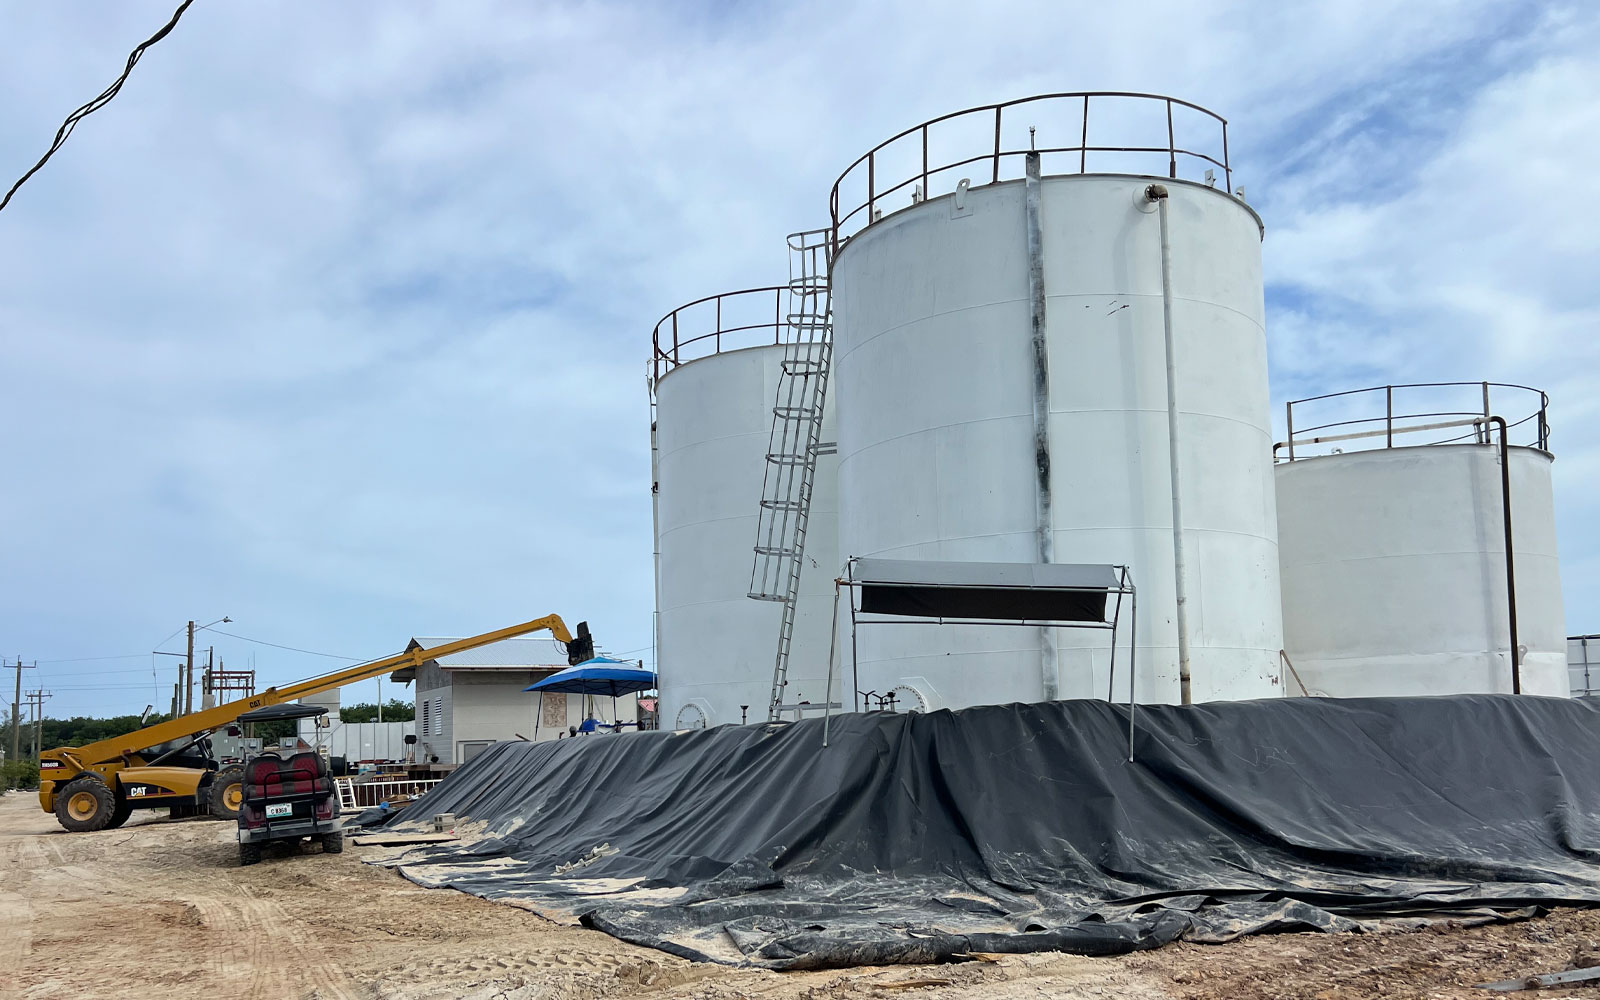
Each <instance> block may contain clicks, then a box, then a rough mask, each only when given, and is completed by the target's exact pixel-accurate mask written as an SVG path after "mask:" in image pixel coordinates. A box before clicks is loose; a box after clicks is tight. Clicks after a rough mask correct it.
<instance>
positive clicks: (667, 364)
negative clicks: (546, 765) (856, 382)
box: [653, 288, 838, 729]
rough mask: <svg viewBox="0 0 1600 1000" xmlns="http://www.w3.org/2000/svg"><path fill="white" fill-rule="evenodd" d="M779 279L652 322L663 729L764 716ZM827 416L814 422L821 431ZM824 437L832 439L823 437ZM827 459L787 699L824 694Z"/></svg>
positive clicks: (820, 473) (833, 519)
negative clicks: (764, 540)
mask: <svg viewBox="0 0 1600 1000" xmlns="http://www.w3.org/2000/svg"><path fill="white" fill-rule="evenodd" d="M786 294H787V289H781V288H765V289H750V290H747V291H743V292H734V293H728V294H725V295H720V296H713V297H711V298H709V299H703V300H699V301H698V302H694V303H690V304H689V305H686V306H683V307H681V308H680V309H678V310H674V312H672V313H669V314H668V316H667V317H666V318H665V319H663V320H662V322H661V324H660V325H658V326H657V328H656V342H655V350H656V357H655V367H654V370H655V378H654V381H653V388H654V399H655V446H656V447H655V455H654V461H655V470H656V497H655V502H656V552H657V560H658V565H657V593H656V608H657V647H656V662H657V669H658V671H659V674H660V684H661V690H660V694H661V702H660V712H661V715H660V718H661V725H662V728H664V729H675V728H676V729H685V728H698V727H700V726H717V725H723V724H725V723H739V722H741V721H744V720H745V719H748V721H750V722H761V721H765V720H766V718H767V707H768V702H769V700H770V694H771V689H772V673H773V665H774V660H775V657H776V654H777V648H778V628H779V623H780V618H781V613H782V605H781V604H778V603H774V602H771V601H758V600H753V599H751V598H750V597H749V590H750V584H751V568H752V560H753V559H754V555H755V553H754V546H755V544H756V540H757V539H756V535H757V530H756V529H757V523H758V519H759V514H760V503H761V496H762V481H763V473H764V470H765V467H766V456H767V449H768V441H769V437H770V434H771V431H772V420H773V413H772V408H773V403H774V398H775V395H776V393H777V390H778V381H779V378H780V375H781V371H782V361H783V358H784V352H785V347H784V346H782V345H783V344H784V343H785V341H786V338H787V336H788V333H787V330H786V328H785V327H784V326H783V309H784V306H783V303H784V296H785V295H786ZM831 433H832V421H831V419H830V420H827V421H825V423H824V435H825V436H827V435H831ZM830 440H831V438H830ZM835 462H836V458H835V457H834V456H832V455H831V454H830V455H825V456H823V457H822V458H821V459H819V461H818V466H817V480H816V486H815V489H814V491H813V494H812V504H811V517H810V524H809V532H808V537H807V541H806V549H807V552H808V559H807V565H806V571H805V572H803V573H802V576H801V598H800V601H799V602H798V603H797V619H796V626H795V635H794V644H793V647H792V652H791V655H790V681H789V688H788V690H787V692H786V694H785V701H787V702H791V703H792V702H799V701H808V700H809V701H815V702H817V703H818V704H820V703H821V702H822V700H823V693H824V684H825V682H826V677H827V674H826V658H827V650H828V642H829V638H830V636H829V621H830V620H829V613H830V609H831V607H832V601H833V585H832V580H833V575H834V572H835V568H834V566H833V563H834V562H835V559H836V552H837V548H836V544H837V543H836V537H837V520H838V515H837V499H836V498H837V475H836V466H835Z"/></svg>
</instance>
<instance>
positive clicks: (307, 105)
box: [0, 0, 1600, 715]
mask: <svg viewBox="0 0 1600 1000" xmlns="http://www.w3.org/2000/svg"><path fill="white" fill-rule="evenodd" d="M174 5H175V4H174V3H172V2H170V0H169V2H163V3H157V2H153V0H115V2H113V0H96V2H85V3H79V4H72V5H66V4H21V3H7V4H4V5H3V6H0V24H3V30H0V93H3V94H4V95H5V100H4V101H3V102H0V175H3V176H0V181H3V182H4V184H5V185H9V183H10V181H11V179H13V178H14V177H15V176H18V175H20V174H21V173H22V172H23V171H24V170H25V169H26V168H27V167H28V166H31V165H32V163H33V162H34V161H35V160H36V159H37V158H38V156H39V155H40V154H41V153H42V152H43V150H44V148H45V147H46V146H47V145H48V143H49V140H50V137H51V136H52V135H53V134H54V132H55V129H56V128H57V126H58V125H59V124H60V122H61V120H62V118H63V117H64V116H65V114H66V113H67V112H68V111H70V110H71V109H72V108H74V107H77V106H78V105H79V104H81V103H83V102H84V101H86V100H88V99H89V98H90V97H92V96H93V95H94V94H96V93H98V92H99V91H100V90H101V89H102V88H103V87H105V85H106V84H108V83H109V82H110V81H111V80H112V79H113V78H114V77H115V76H116V74H117V73H118V72H119V71H120V69H121V66H122V63H123V61H124V60H125V59H126V56H127V53H128V51H129V50H130V49H131V48H132V47H133V46H134V45H135V44H136V43H137V42H138V41H140V40H142V39H144V38H145V37H147V36H148V35H149V34H151V33H152V32H153V31H154V29H155V28H156V27H158V26H159V25H160V24H161V23H163V22H164V21H165V20H166V19H167V17H168V16H169V15H170V13H171V8H172V6H174ZM1141 8H1142V9H1141ZM1597 51H1600V7H1596V6H1594V5H1592V4H1586V3H1572V4H1561V3H1548V4H1524V3H1512V2H1505V0H1496V2H1484V3H1473V2H1459V3H1433V2H1412V3H1407V4H1393V3H1389V2H1365V0H1347V2H1341V3H1328V4H1295V3H1282V2H1278V0H1269V2H1261V3H1220V2H1219V3H1208V4H1197V3H1193V2H1189V0H1185V2H1181V3H1154V4H1142V5H1141V4H1134V3H1125V4H1095V5H1075V4H1062V3H1008V2H992V3H988V4H979V5H974V4H950V3H943V2H940V0H917V2H915V3H876V4H867V3H863V4H856V5H847V4H843V3H839V4H827V3H815V4H790V5H782V4H775V3H739V2H729V0H723V2H714V3H712V2H708V3H701V4H695V3H688V2H684V3H675V4H647V3H638V4H623V3H589V4H582V5H577V4H570V5H569V4H559V3H545V4H530V3H515V2H493V0H451V2H448V3H445V2H436V3H422V2H394V3H385V4H365V3H353V2H347V3H342V4H334V3H320V4H311V3H278V4H235V3H227V2H221V0H199V2H198V3H196V4H195V5H194V6H193V7H192V8H191V9H190V11H189V12H188V14H187V15H185V17H184V19H183V21H182V23H181V24H180V25H179V26H178V28H177V29H176V30H175V31H174V32H173V34H172V35H171V36H170V37H169V38H167V39H166V40H165V41H163V42H162V43H160V44H159V45H157V46H155V47H154V48H153V49H151V50H150V52H149V53H148V54H147V55H146V57H145V59H144V60H143V61H142V62H141V63H140V64H139V66H138V67H137V69H136V70H135V71H134V74H133V76H132V79H131V81H130V83H129V84H128V85H127V86H126V88H125V89H124V90H123V92H122V94H121V96H119V97H118V98H117V99H116V100H115V101H113V102H112V103H111V105H110V106H109V107H108V108H106V109H105V110H104V111H102V112H99V113H98V114H96V115H94V116H91V117H90V118H89V119H88V120H87V121H86V122H85V123H84V124H83V125H82V126H80V127H79V129H78V131H77V132H76V134H74V135H73V137H72V138H71V140H70V141H69V142H68V143H67V145H66V147H65V148H64V149H63V150H62V151H61V152H60V153H58V154H57V155H56V157H55V158H54V159H53V160H52V161H51V163H50V164H49V165H48V166H47V167H46V168H45V169H44V170H43V171H42V172H41V173H40V174H39V175H38V176H37V177H35V178H34V179H33V180H32V181H31V182H29V184H28V185H27V186H25V187H24V188H23V189H22V191H21V192H20V193H19V195H18V197H17V198H16V200H15V201H14V202H13V203H12V205H11V207H9V208H8V209H7V210H6V211H5V212H3V213H0V471H3V473H4V483H3V486H0V525H3V530H0V654H3V655H4V656H5V657H6V658H7V660H8V661H9V660H11V659H14V658H15V657H16V656H17V655H19V654H20V655H21V656H22V657H23V658H24V659H25V660H27V661H30V662H31V661H33V660H35V659H37V660H38V661H39V664H40V669H39V671H38V672H37V674H36V675H35V674H33V673H31V672H30V674H29V676H28V678H27V681H26V683H27V685H28V686H29V687H34V686H41V685H42V686H43V687H44V688H46V689H49V690H52V691H53V692H54V693H55V696H54V699H53V700H52V701H51V702H50V703H49V706H48V709H49V712H50V714H52V715H67V714H74V713H86V712H106V713H110V712H121V711H138V710H139V709H141V708H142V707H143V706H144V705H145V704H146V703H150V702H154V703H155V704H157V706H158V707H164V706H165V704H166V701H167V698H168V697H169V694H168V693H167V692H170V684H171V680H172V675H173V671H172V666H173V664H174V663H175V662H176V661H174V660H172V659H171V658H166V657H162V658H159V660H155V661H153V659H152V657H151V656H150V651H151V650H153V649H157V648H160V649H165V650H178V649H181V648H182V647H181V636H179V637H176V638H174V637H171V635H170V634H171V633H173V632H174V631H175V630H177V629H179V628H181V627H182V626H183V624H184V622H185V620H187V619H189V618H195V619H197V620H199V621H201V622H208V621H211V620H213V619H217V618H221V617H222V616H223V615H228V616H231V617H232V618H233V619H234V620H235V621H234V623H233V624H232V625H227V626H220V627H222V628H225V629H227V630H228V631H229V632H232V633H234V634H235V635H237V636H248V637H250V638H251V639H255V640H263V641H265V642H270V643H276V644H278V645H280V646H292V647H297V648H299V649H302V650H313V651H317V652H321V653H329V654H335V655H336V656H347V657H360V658H365V657H370V656H375V655H379V654H383V653H386V652H390V651H393V650H395V649H397V648H399V647H400V646H401V645H403V643H404V641H405V639H406V638H407V637H408V636H411V635H418V634H422V635H427V634H432V635H439V634H447V635H449V634H456V635H459V634H468V633H471V632H475V631H480V630H485V629H489V628H495V627H498V626H501V625H504V624H507V623H510V622H513V621H519V620H522V619H524V618H528V617H533V616H536V615H539V614H544V613H547V612H551V611H555V612H559V613H561V614H562V615H564V616H566V617H567V619H568V621H569V622H571V621H574V620H576V619H579V618H586V619H588V620H589V621H590V622H591V623H592V624H593V627H594V630H595V633H596V635H597V636H598V637H599V638H600V641H601V643H602V645H604V646H605V647H607V648H609V649H610V650H611V651H613V652H615V653H618V654H625V655H627V656H629V657H634V656H639V657H645V658H648V657H649V656H650V650H649V646H650V632H651V629H650V610H651V607H652V591H651V568H650V552H651V539H650V505H649V495H650V493H649V491H650V472H649V449H648V433H647V422H648V408H647V397H646V392H645V380H644V373H645V363H646V360H647V358H648V356H649V335H650V329H651V327H652V326H653V324H654V323H655V321H656V319H657V318H659V317H660V316H661V315H662V314H663V313H664V312H666V311H667V310H668V309H670V308H672V307H673V306H675V305H677V304H679V303H681V302H684V301H687V300H689V299H692V298H697V297H699V296H701V295H705V294H709V293H711V292H716V291H723V290H728V289H732V288H741V287H746V286H751V285H764V284H770V283H773V282H774V281H776V280H780V278H781V275H783V274H784V273H785V269H786V266H787V265H786V260H785V257H784V252H783V242H782V239H783V236H784V234H785V233H787V232H790V231H792V230H796V229H804V228H812V227H817V226H820V225H822V224H823V223H824V221H825V219H826V213H827V198H828V190H829V187H830V185H831V184H832V182H833V180H834V178H835V177H836V176H837V175H838V174H839V173H840V171H841V170H843V169H844V167H845V166H846V165H847V164H848V163H849V162H850V161H851V160H853V159H855V158H856V157H857V156H858V155H860V154H861V153H863V152H865V151H866V150H867V149H868V148H870V147H871V146H873V145H874V144H876V143H877V142H878V141H880V140H882V139H884V138H887V137H888V136H890V135H892V134H893V133H895V132H898V131H899V130H901V129H902V128H906V127H908V126H911V125H914V124H916V123H918V122H920V121H922V120H924V119H926V118H930V117H934V116H936V115H941V114H944V113H946V112H949V111H954V110H958V109H961V108H965V107H970V106H974V105H979V104H987V103H991V102H995V101H1002V100H1009V99H1013V98H1017V97H1023V96H1028V95H1032V94H1037V93H1045V92H1054V91H1071V90H1081V89H1092V90H1137V91H1154V92H1161V93H1169V94H1173V95H1176V96H1180V97H1183V98H1185V99H1188V100H1191V101H1194V102H1197V103H1199V104H1203V105H1205V106H1207V107H1210V108H1213V109H1215V110H1217V111H1218V112H1220V113H1221V114H1223V115H1225V116H1227V117H1228V119H1229V121H1230V123H1231V124H1230V141H1231V152H1232V158H1233V162H1234V164H1235V168H1236V178H1237V180H1238V182H1240V183H1243V184H1244V185H1245V186H1246V188H1247V191H1248V192H1249V197H1250V200H1251V202H1252V203H1253V204H1255V206H1256V207H1257V208H1258V209H1259V210H1260V212H1261V214H1262V215H1263V217H1264V218H1265V220H1266V224H1267V238H1266V243H1265V246H1264V253H1265V260H1266V267H1267V276H1268V282H1269V284H1268V288H1267V307H1268V318H1269V320H1268V321H1269V337H1270V342H1271V351H1272V367H1273V395H1274V398H1275V400H1277V401H1279V402H1280V403H1281V401H1282V400H1285V399H1292V398H1298V397H1301V396H1305V395H1311V394H1315V393H1317V392H1323V391H1331V390H1337V389H1346V388H1355V387H1359V386H1365V385H1376V384H1382V383H1387V382H1413V381H1439V380H1448V379H1467V380H1477V379H1483V378H1491V379H1495V380H1499V381H1504V382H1517V383H1526V384H1531V385H1536V386H1540V387H1542V388H1544V389H1547V390H1548V391H1549V392H1550V394H1551V397H1552V411H1551V421H1552V425H1553V428H1554V436H1553V439H1552V447H1553V449H1554V451H1555V452H1556V455H1557V461H1556V465H1555V476H1556V488H1557V494H1558V504H1559V512H1558V513H1559V530H1560V535H1561V544H1562V556H1563V573H1564V579H1565V588H1566V606H1567V618H1568V622H1569V625H1570V627H1571V629H1572V630H1574V631H1600V607H1597V604H1596V601H1597V598H1600V528H1597V527H1596V526H1595V522H1596V515H1597V513H1600V496H1597V493H1600V491H1597V488H1596V486H1597V483H1600V424H1597V420H1596V417H1597V415H1600V392H1597V391H1596V389H1597V388H1600V386H1597V369H1596V361H1597V359H1600V346H1597V340H1596V338H1595V336H1594V332H1595V331H1596V329H1597V328H1600V287H1597V282H1596V280H1595V277H1596V274H1597V273H1600V242H1597V240H1596V238H1595V236H1594V222H1593V220H1594V217H1595V209H1594V197H1593V195H1592V193H1591V190H1590V189H1591V188H1592V186H1593V185H1592V181H1591V175H1592V170H1593V165H1594V163H1595V162H1597V160H1600V60H1596V59H1595V57H1594V53H1595V52H1597ZM1280 408H1281V407H1280ZM202 635H203V636H205V638H204V639H203V640H202V645H215V646H216V647H217V649H218V651H219V652H220V654H221V655H222V656H223V657H224V658H225V660H226V661H227V662H228V664H229V665H230V666H248V665H250V664H251V660H252V657H253V662H254V666H255V667H256V668H257V669H258V670H259V671H260V672H261V675H262V678H263V682H264V683H267V682H273V681H284V680H288V679H292V678H296V677H302V676H306V675H308V674H311V673H314V672H319V671H321V670H323V669H326V668H328V667H330V666H333V665H335V664H336V663H337V662H338V661H337V660H335V659H330V658H324V657H318V656H311V655H307V654H305V653H296V652H291V651H288V650H284V649H279V648H275V647H274V646H268V645H262V644H260V643H259V642H250V641H246V640H244V639H238V638H233V637H231V636H224V635H220V634H215V633H212V634H207V633H202ZM153 662H154V663H155V667H156V670H157V671H158V674H155V673H153V671H152V663H153ZM371 693H372V692H371V685H370V684H368V685H364V686H363V688H362V689H361V690H358V691H356V692H352V693H350V694H347V696H346V697H347V700H348V699H349V698H350V696H351V694H354V695H355V696H357V697H360V696H365V697H367V698H370V697H371ZM0 695H3V698H4V699H5V700H4V701H3V702H0V705H6V706H9V699H10V696H11V686H10V682H9V679H8V680H7V683H5V684H4V685H3V690H0Z"/></svg>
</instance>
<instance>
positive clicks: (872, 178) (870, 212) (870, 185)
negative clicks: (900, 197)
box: [863, 150, 878, 228]
mask: <svg viewBox="0 0 1600 1000" xmlns="http://www.w3.org/2000/svg"><path fill="white" fill-rule="evenodd" d="M877 201H878V151H877V150H873V151H872V152H870V153H868V154H867V225H868V226H870V225H872V224H873V223H874V222H875V221H877V220H876V219H874V218H873V216H874V215H875V214H877V213H876V204H877ZM863 228H865V227H863Z"/></svg>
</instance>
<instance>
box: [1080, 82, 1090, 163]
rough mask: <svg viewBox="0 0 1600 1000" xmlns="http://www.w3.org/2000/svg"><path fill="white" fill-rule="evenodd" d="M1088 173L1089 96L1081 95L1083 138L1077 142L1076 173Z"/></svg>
mask: <svg viewBox="0 0 1600 1000" xmlns="http://www.w3.org/2000/svg"><path fill="white" fill-rule="evenodd" d="M1088 172H1089V95H1088V94H1084V95H1083V137H1082V138H1080V139H1079V140H1078V173H1080V174H1086V173H1088Z"/></svg>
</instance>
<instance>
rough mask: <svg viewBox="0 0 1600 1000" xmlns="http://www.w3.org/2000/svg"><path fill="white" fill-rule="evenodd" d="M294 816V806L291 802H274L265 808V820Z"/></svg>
mask: <svg viewBox="0 0 1600 1000" xmlns="http://www.w3.org/2000/svg"><path fill="white" fill-rule="evenodd" d="M293 814H294V804H293V803H291V802H275V803H273V804H272V805H269V806H267V818H268V819H271V818H272V817H274V816H290V815H293Z"/></svg>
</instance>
